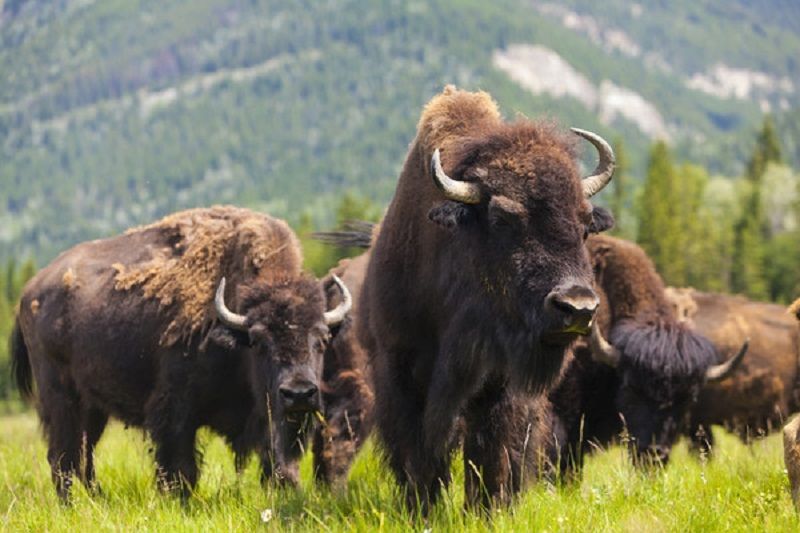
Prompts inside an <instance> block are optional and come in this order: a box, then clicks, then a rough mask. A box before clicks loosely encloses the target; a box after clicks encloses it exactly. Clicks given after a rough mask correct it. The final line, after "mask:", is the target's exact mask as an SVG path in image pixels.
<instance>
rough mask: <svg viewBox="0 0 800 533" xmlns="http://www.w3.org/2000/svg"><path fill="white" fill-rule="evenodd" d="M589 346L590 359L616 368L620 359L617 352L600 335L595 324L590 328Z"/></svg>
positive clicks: (598, 328)
mask: <svg viewBox="0 0 800 533" xmlns="http://www.w3.org/2000/svg"><path fill="white" fill-rule="evenodd" d="M589 346H590V347H591V348H592V359H594V360H595V361H597V362H598V363H603V364H606V365H608V366H610V367H612V368H616V367H617V365H618V364H619V359H620V353H619V350H617V349H616V348H614V346H612V345H611V344H610V343H609V342H608V341H607V340H606V339H605V338H604V337H603V334H602V333H600V327H599V326H598V325H597V324H595V325H594V326H592V335H591V337H590V338H589Z"/></svg>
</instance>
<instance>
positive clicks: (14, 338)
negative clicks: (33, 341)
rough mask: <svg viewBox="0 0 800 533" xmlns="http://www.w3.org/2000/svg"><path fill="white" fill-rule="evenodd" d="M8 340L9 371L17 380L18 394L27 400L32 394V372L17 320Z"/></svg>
mask: <svg viewBox="0 0 800 533" xmlns="http://www.w3.org/2000/svg"><path fill="white" fill-rule="evenodd" d="M10 342H11V346H10V348H11V350H10V352H11V373H12V374H13V376H14V380H15V381H16V382H17V389H19V393H20V395H21V396H22V397H23V398H24V399H26V400H27V399H29V398H30V397H31V396H32V395H33V373H32V372H31V361H30V359H29V358H28V347H27V346H25V338H24V337H23V336H22V329H20V327H19V320H17V321H16V322H14V330H13V331H12V332H11V339H10Z"/></svg>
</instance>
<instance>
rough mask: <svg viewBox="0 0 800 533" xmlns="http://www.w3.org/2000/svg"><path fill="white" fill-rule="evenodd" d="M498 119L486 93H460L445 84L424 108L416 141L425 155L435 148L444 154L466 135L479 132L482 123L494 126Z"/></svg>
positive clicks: (496, 111) (494, 107)
mask: <svg viewBox="0 0 800 533" xmlns="http://www.w3.org/2000/svg"><path fill="white" fill-rule="evenodd" d="M500 120H501V117H500V111H499V110H498V108H497V103H496V102H495V101H494V100H493V99H492V97H491V96H489V93H486V92H483V91H478V92H474V93H472V92H467V91H460V90H458V89H456V88H455V87H454V86H453V85H448V86H446V87H445V88H444V91H442V93H441V94H438V95H436V96H434V97H433V98H432V99H431V101H430V102H428V103H427V104H426V105H425V109H424V110H423V111H422V115H421V116H420V119H419V124H418V125H417V140H418V142H419V143H420V146H421V147H422V148H423V149H424V150H425V151H426V152H427V153H433V151H434V150H436V149H437V148H439V149H441V150H442V151H443V152H446V151H448V149H449V148H451V147H452V146H454V145H457V144H458V143H459V141H460V140H461V139H463V138H464V137H465V136H466V135H467V134H472V132H474V131H475V130H476V129H482V128H481V127H480V126H481V125H482V124H486V125H497V124H498V123H499V122H500Z"/></svg>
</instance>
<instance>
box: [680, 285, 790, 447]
mask: <svg viewBox="0 0 800 533" xmlns="http://www.w3.org/2000/svg"><path fill="white" fill-rule="evenodd" d="M682 290H683V291H684V294H685V295H689V297H690V298H691V300H692V302H693V305H694V307H696V309H697V312H696V313H695V315H694V317H693V319H692V323H693V326H694V328H695V329H696V330H697V331H699V332H700V333H702V334H703V335H705V336H707V337H708V338H709V339H711V341H712V342H713V343H714V345H715V346H716V348H717V352H718V353H719V354H720V356H721V358H724V357H727V356H729V355H730V354H733V353H735V352H736V350H738V349H739V346H741V344H742V343H743V342H744V340H745V339H747V338H749V339H750V348H749V350H748V352H747V356H746V357H745V358H744V360H743V361H742V363H741V365H740V366H739V369H738V370H737V371H736V373H735V374H734V375H733V376H731V377H730V378H728V379H726V380H724V381H721V382H719V383H713V384H709V385H707V386H706V387H705V388H704V389H703V391H702V392H701V393H700V396H699V399H698V402H697V405H696V406H695V407H694V409H693V410H692V426H691V428H690V436H691V437H693V438H694V439H695V444H696V445H697V446H699V447H700V449H708V446H709V445H710V439H711V435H710V432H709V431H708V429H709V428H710V426H711V425H713V424H721V425H724V426H726V427H727V428H728V429H729V430H731V431H734V432H736V433H737V434H739V436H740V437H741V438H742V439H744V440H745V441H749V440H750V439H751V438H752V437H754V436H757V435H760V434H766V433H769V432H771V431H774V430H776V429H777V428H778V427H780V426H781V424H782V423H783V421H784V420H785V419H786V417H787V416H788V415H789V414H790V413H792V412H794V411H795V410H796V409H797V408H798V406H800V402H799V401H798V400H800V390H798V377H799V376H798V364H800V327H798V324H797V321H796V320H794V319H793V317H791V315H788V314H787V313H786V312H785V310H784V308H783V307H781V306H779V305H775V304H769V303H762V302H754V301H750V300H748V299H746V298H744V297H743V296H731V295H726V294H714V293H704V292H700V291H697V290H694V289H682ZM701 427H702V431H701ZM698 431H700V432H701V433H702V435H703V439H697V438H696V433H697V432H698ZM703 440H706V441H709V442H703Z"/></svg>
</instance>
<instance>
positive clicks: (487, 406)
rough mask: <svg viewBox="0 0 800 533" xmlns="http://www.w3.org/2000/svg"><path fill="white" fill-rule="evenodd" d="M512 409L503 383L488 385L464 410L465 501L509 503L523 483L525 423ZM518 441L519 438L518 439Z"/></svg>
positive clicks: (472, 503) (470, 503)
mask: <svg viewBox="0 0 800 533" xmlns="http://www.w3.org/2000/svg"><path fill="white" fill-rule="evenodd" d="M516 414H517V413H515V406H514V405H513V402H512V399H511V398H510V397H509V395H508V393H507V392H506V390H505V388H504V387H490V388H489V389H487V390H485V391H484V392H482V393H481V394H480V395H479V396H478V397H477V398H475V399H473V400H472V401H471V402H470V403H469V405H468V407H467V410H466V413H465V421H466V433H465V437H464V478H465V479H464V485H465V490H466V505H467V507H469V508H476V507H478V506H480V507H483V508H484V509H488V508H490V507H491V506H492V505H493V504H495V503H508V502H509V501H510V499H511V496H512V495H513V494H514V493H515V492H517V491H518V490H519V489H520V487H521V486H522V479H523V477H524V476H526V475H530V476H535V475H536V472H525V471H524V470H525V468H524V466H525V461H524V459H522V457H523V456H525V455H527V450H522V449H519V450H518V449H517V448H518V446H516V445H515V444H521V445H522V446H523V447H524V445H525V443H526V442H531V441H533V440H534V439H531V438H530V435H528V439H525V437H522V436H521V435H517V433H524V432H525V429H524V428H523V427H522V426H524V425H525V424H524V423H522V422H524V421H523V420H520V419H519V417H518V416H516ZM517 441H519V442H517Z"/></svg>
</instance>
